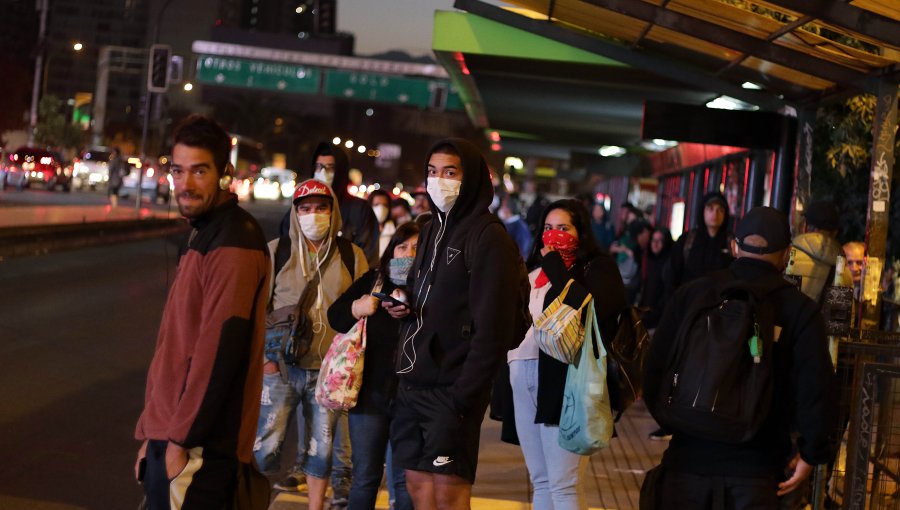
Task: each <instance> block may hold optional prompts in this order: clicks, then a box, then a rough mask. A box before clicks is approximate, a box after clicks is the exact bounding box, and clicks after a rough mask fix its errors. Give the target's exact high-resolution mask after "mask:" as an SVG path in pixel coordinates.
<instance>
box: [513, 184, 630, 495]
mask: <svg viewBox="0 0 900 510" xmlns="http://www.w3.org/2000/svg"><path fill="white" fill-rule="evenodd" d="M540 225H541V226H542V228H541V230H540V232H539V233H538V235H537V236H536V237H535V241H534V248H533V251H532V254H531V257H530V258H529V260H528V266H529V268H531V269H532V271H531V273H530V274H529V275H528V279H529V282H530V283H531V295H530V301H529V309H530V310H531V314H532V315H533V316H534V317H535V318H537V317H538V316H540V314H541V312H542V311H543V310H544V309H545V308H546V307H547V306H548V305H549V304H550V303H552V302H553V300H554V299H556V298H557V297H558V296H559V294H560V292H561V291H562V289H563V288H564V287H565V286H566V283H568V281H569V280H572V285H571V287H570V289H569V293H568V294H567V296H566V299H565V303H566V304H568V305H571V306H572V307H573V308H576V309H577V308H578V307H579V306H580V305H581V303H583V302H584V299H585V298H586V297H587V296H588V295H591V296H593V297H594V307H595V309H596V312H597V318H598V319H599V323H600V333H601V335H602V336H603V337H604V338H612V336H613V335H614V334H615V332H616V328H617V324H618V316H619V314H620V313H621V312H622V310H624V309H625V306H626V303H625V288H624V286H623V284H622V278H621V276H619V271H618V268H617V266H616V263H615V261H614V260H613V258H612V257H611V256H610V255H609V254H608V253H606V252H605V251H603V249H602V248H600V247H599V246H598V244H597V242H596V241H595V240H594V235H593V233H592V231H591V223H590V217H589V216H588V212H587V209H585V207H584V205H582V204H581V203H580V202H578V201H577V200H570V199H567V200H559V201H557V202H554V203H552V204H550V205H549V206H548V207H547V209H546V210H545V211H544V214H543V218H542V219H541V223H540ZM507 362H508V364H509V371H510V378H509V381H510V384H511V386H512V402H511V403H512V406H506V407H504V436H505V437H504V439H511V436H510V435H509V432H511V431H510V428H509V427H510V425H512V423H509V422H510V421H514V424H515V432H516V433H517V436H518V442H519V444H520V445H521V446H522V453H523V454H524V456H525V464H526V465H527V467H528V475H529V477H530V478H531V484H532V486H533V487H534V498H533V501H534V506H533V508H534V510H583V509H586V508H587V502H586V500H585V496H584V493H583V487H584V484H583V483H582V478H583V476H584V471H585V466H586V465H587V457H585V456H581V455H576V454H574V453H571V452H569V451H567V450H564V449H563V448H561V447H560V446H559V445H558V443H557V438H558V436H559V416H560V413H561V411H562V405H563V388H564V387H565V383H566V373H567V370H568V365H567V364H565V363H562V362H559V361H557V360H555V359H554V358H551V357H550V356H548V355H547V354H545V353H544V352H542V351H541V350H540V349H539V348H538V346H537V343H536V342H535V340H534V336H533V329H529V330H528V332H527V333H526V334H525V338H524V339H523V340H522V342H521V344H520V345H519V346H518V347H517V348H516V349H513V350H511V351H509V353H508V355H507ZM509 403H510V402H506V404H509ZM509 407H512V413H510V410H509ZM510 418H512V420H511V419H510Z"/></svg>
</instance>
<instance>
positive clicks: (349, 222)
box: [311, 142, 380, 266]
mask: <svg viewBox="0 0 900 510" xmlns="http://www.w3.org/2000/svg"><path fill="white" fill-rule="evenodd" d="M322 155H328V156H334V181H332V183H331V188H332V189H333V190H335V191H336V192H337V199H338V204H340V208H341V217H342V218H343V225H340V224H339V225H340V232H341V237H343V238H344V239H346V240H348V241H350V242H352V243H353V244H355V245H357V246H359V247H360V248H362V249H363V252H364V253H365V254H366V260H368V262H369V265H370V266H376V265H378V237H379V235H380V231H379V228H378V219H377V218H375V213H374V212H372V208H371V207H370V206H369V203H368V202H366V201H365V200H363V199H361V198H359V197H354V196H353V195H351V194H350V192H348V191H347V186H348V185H349V184H350V158H348V157H347V153H346V152H344V150H343V149H341V148H340V147H335V146H334V145H332V144H331V143H329V142H321V143H320V144H319V145H318V146H317V147H316V150H315V152H313V159H312V165H311V168H312V169H313V172H315V168H316V158H318V157H319V156H322Z"/></svg>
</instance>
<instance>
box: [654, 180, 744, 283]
mask: <svg viewBox="0 0 900 510" xmlns="http://www.w3.org/2000/svg"><path fill="white" fill-rule="evenodd" d="M729 224H730V218H729V215H728V202H726V201H725V196H724V195H722V194H721V193H708V194H706V195H705V196H704V197H703V226H702V227H697V228H694V229H692V230H690V231H688V232H687V233H686V234H684V235H683V236H681V237H680V238H678V241H677V242H676V243H675V246H673V247H672V256H671V257H670V258H669V263H668V266H667V267H666V269H665V271H664V273H663V281H664V282H665V285H666V295H667V296H669V297H671V296H672V295H673V294H674V293H675V289H677V288H678V287H680V286H682V285H684V284H685V283H687V282H689V281H691V280H695V279H697V278H700V277H701V276H703V275H705V274H706V273H709V272H711V271H718V270H719V269H724V268H726V267H728V265H729V264H731V261H732V260H734V257H732V256H731V247H730V246H729V242H730V240H731V233H730V232H729V231H728V230H729V229H728V225H729Z"/></svg>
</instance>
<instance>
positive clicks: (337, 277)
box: [269, 183, 369, 370]
mask: <svg viewBox="0 0 900 510" xmlns="http://www.w3.org/2000/svg"><path fill="white" fill-rule="evenodd" d="M323 184H324V183H323ZM289 216H290V219H289V222H290V228H289V231H288V235H289V236H290V239H291V254H290V257H289V258H288V260H287V262H285V264H284V266H283V267H282V268H281V270H279V271H278V273H277V274H276V275H275V277H274V279H273V281H274V285H275V286H274V291H273V292H272V293H271V294H270V295H271V296H272V299H271V308H272V309H273V310H277V309H278V308H281V307H283V306H293V305H296V304H297V301H299V300H300V295H301V294H302V293H303V289H305V288H306V285H307V283H308V282H309V281H310V280H312V278H313V276H314V274H315V271H316V268H317V267H318V268H319V271H320V276H319V291H318V297H317V299H316V302H315V303H314V304H313V306H312V307H311V308H310V310H309V312H308V315H309V318H310V321H311V322H312V324H313V342H312V346H311V347H310V349H309V352H308V353H307V354H306V356H304V357H303V358H301V359H300V363H299V364H298V365H297V366H298V367H300V368H305V369H310V370H317V369H319V368H320V367H321V365H322V359H323V358H324V357H325V353H326V352H328V347H329V346H330V345H331V341H332V340H333V339H334V335H335V333H336V332H335V330H334V328H332V327H331V324H330V323H329V322H328V307H329V306H331V304H332V303H334V302H335V301H336V300H337V298H339V297H340V296H341V294H343V293H344V291H345V290H347V289H348V288H350V285H351V284H352V283H353V281H354V280H356V279H357V278H359V277H360V276H362V275H363V274H365V273H366V271H368V269H369V266H368V263H367V262H366V256H365V254H364V253H363V251H362V250H361V249H360V248H359V247H358V246H356V245H354V246H353V254H354V257H355V260H356V262H355V266H356V267H355V270H354V272H355V273H356V274H353V275H351V274H350V273H349V270H348V269H347V267H346V266H344V264H343V263H342V262H341V256H340V253H338V247H337V244H336V242H335V238H336V237H337V235H338V232H339V231H340V225H341V211H340V210H339V209H338V208H336V207H333V208H332V210H331V225H330V228H329V231H328V235H327V236H326V238H325V239H326V240H325V242H324V243H323V244H322V246H321V247H320V248H319V251H318V252H314V251H312V250H311V249H310V247H309V243H307V240H306V237H305V236H304V235H303V232H302V231H301V230H300V220H299V219H298V218H297V213H296V211H295V208H294V207H292V208H291V212H290V214H289ZM277 249H278V239H275V240H273V241H270V242H269V252H270V253H271V255H272V256H271V259H272V260H273V261H274V259H275V252H276V250H277Z"/></svg>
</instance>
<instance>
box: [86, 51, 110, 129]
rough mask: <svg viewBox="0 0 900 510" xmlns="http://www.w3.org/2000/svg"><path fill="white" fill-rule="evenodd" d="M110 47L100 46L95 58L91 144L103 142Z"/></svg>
mask: <svg viewBox="0 0 900 510" xmlns="http://www.w3.org/2000/svg"><path fill="white" fill-rule="evenodd" d="M109 60H110V47H109V46H103V47H101V48H100V58H99V59H97V86H96V87H95V88H94V112H93V117H94V118H93V119H91V120H92V121H93V122H92V124H93V125H92V126H91V132H92V133H93V138H92V144H93V145H95V146H96V145H100V144H101V143H103V126H104V125H105V124H106V95H107V93H108V91H109V65H110V62H109Z"/></svg>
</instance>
